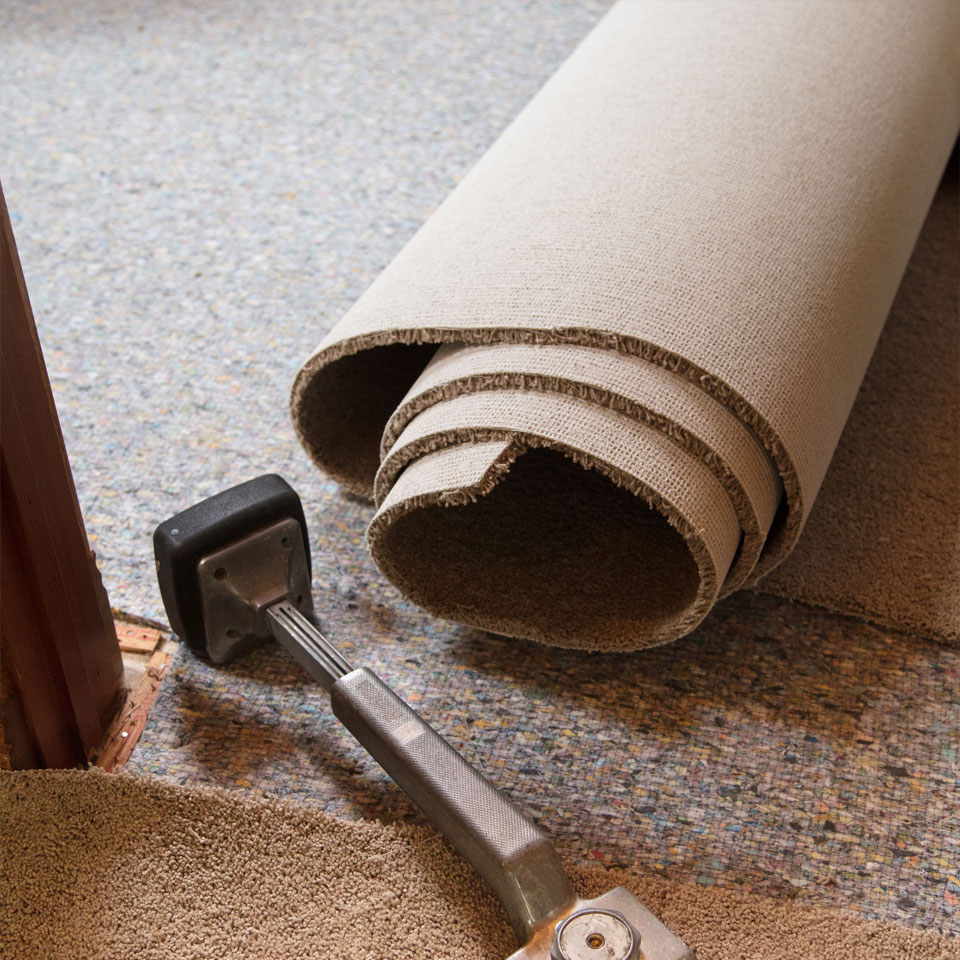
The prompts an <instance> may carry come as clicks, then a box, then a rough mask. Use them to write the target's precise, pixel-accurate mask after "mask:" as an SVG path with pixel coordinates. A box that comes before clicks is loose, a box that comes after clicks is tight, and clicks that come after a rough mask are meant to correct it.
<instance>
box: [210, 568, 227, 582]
mask: <svg viewBox="0 0 960 960" xmlns="http://www.w3.org/2000/svg"><path fill="white" fill-rule="evenodd" d="M213 575H214V577H216V579H217V580H226V579H227V571H226V570H224V569H223V567H217V569H216V570H214V571H213Z"/></svg>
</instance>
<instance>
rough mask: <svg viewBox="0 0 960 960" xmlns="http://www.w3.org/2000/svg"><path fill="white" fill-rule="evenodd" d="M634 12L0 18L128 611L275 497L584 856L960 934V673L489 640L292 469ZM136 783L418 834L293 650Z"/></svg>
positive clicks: (895, 640)
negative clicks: (412, 250) (324, 408)
mask: <svg viewBox="0 0 960 960" xmlns="http://www.w3.org/2000/svg"><path fill="white" fill-rule="evenodd" d="M605 7H606V4H605V3H597V2H586V3H581V2H550V3H547V2H525V0H499V2H492V3H484V4H467V3H463V2H453V0H449V2H440V0H431V2H422V3H421V2H418V3H390V4H387V3H382V2H379V0H368V2H358V3H345V2H336V3H335V2H330V3H322V2H312V0H292V2H290V3H286V4H282V5H266V6H260V7H254V6H252V5H250V4H248V3H241V2H240V0H217V2H214V3H208V4H204V5H192V4H187V3H186V2H173V3H166V4H157V3H151V2H147V0H133V2H130V3H123V4H120V3H107V4H104V3H99V2H98V3H94V2H92V0H81V2H77V3H73V4H69V5H67V4H61V3H53V2H52V0H38V2H26V0H12V2H8V3H6V4H4V6H3V7H2V9H0V56H2V58H3V62H4V66H5V70H4V77H3V80H2V87H3V89H2V90H0V94H2V95H0V170H2V174H3V177H4V181H3V185H4V190H5V193H6V197H7V202H8V205H9V207H10V210H11V214H12V216H13V222H14V230H15V233H16V236H17V241H18V244H19V247H20V252H21V257H22V261H23V268H24V273H25V277H26V281H27V286H28V289H29V292H30V296H31V299H32V302H33V307H34V312H35V314H36V317H37V323H38V326H39V329H40V335H41V338H42V341H43V346H44V351H45V355H46V360H47V365H48V368H49V372H50V377H51V381H52V384H53V389H54V393H55V397H56V401H57V405H58V409H59V411H60V416H61V420H62V422H63V427H64V433H65V438H66V442H67V447H68V450H69V452H70V457H71V462H72V465H73V469H74V472H75V475H76V480H77V485H78V490H79V495H80V500H81V506H82V508H83V511H84V515H85V518H86V521H87V524H88V528H89V532H90V536H91V541H92V544H93V546H94V547H95V549H96V550H97V552H98V554H99V559H100V563H101V566H102V569H103V573H104V578H105V581H106V584H107V587H108V589H109V592H110V596H111V601H112V603H113V605H114V606H116V607H119V608H122V609H124V610H127V611H129V612H130V613H133V614H138V615H141V616H148V617H156V618H163V610H162V605H161V602H160V598H159V593H158V590H157V587H156V580H155V574H154V568H153V558H152V550H151V544H150V537H151V534H152V531H153V528H154V527H155V526H156V524H157V523H158V522H160V521H161V520H163V519H165V518H166V517H168V516H170V515H171V514H173V513H174V512H176V511H178V510H181V509H183V508H184V507H186V506H189V505H190V504H192V503H194V502H196V501H198V500H199V499H201V498H203V497H204V496H207V495H210V494H212V493H215V492H217V491H218V490H220V489H223V488H224V487H226V486H229V485H231V484H234V483H237V482H240V481H242V480H246V479H249V478H250V477H252V476H255V475H257V474H259V473H263V472H267V471H277V472H280V473H282V474H284V475H285V476H286V477H287V478H288V479H289V480H290V481H291V482H292V483H293V485H294V486H295V487H296V488H297V489H298V490H299V492H300V494H301V496H302V498H303V501H304V504H305V507H306V509H307V520H308V524H309V527H310V531H311V541H312V542H311V546H312V550H313V555H314V588H315V593H316V597H317V608H318V614H319V617H320V621H321V622H322V624H323V626H324V629H325V630H326V631H327V632H328V633H329V634H330V636H331V637H333V638H334V639H336V640H338V641H341V642H342V644H343V646H344V648H345V650H346V651H347V653H348V655H349V656H351V657H353V658H355V659H356V660H357V661H362V662H364V663H366V664H368V665H370V666H372V667H373V668H374V669H376V670H377V671H378V672H380V673H381V675H382V676H383V677H384V678H385V679H386V680H388V682H390V683H392V684H394V685H395V686H396V688H397V689H398V690H399V691H401V692H402V693H403V694H404V695H405V696H406V697H407V698H408V699H409V700H410V701H411V702H412V703H414V704H415V705H417V706H418V707H419V708H421V709H422V710H423V712H424V713H425V714H426V715H427V716H429V717H430V718H431V719H432V720H434V722H435V723H436V725H437V726H438V727H439V728H440V729H441V730H443V731H444V732H446V733H447V734H448V735H449V736H450V737H451V738H452V739H454V740H455V741H456V742H457V743H458V744H463V745H464V749H465V750H466V752H467V753H468V755H470V756H472V757H473V758H475V759H476V760H477V761H478V762H480V763H481V764H482V766H483V767H484V769H486V770H487V771H488V772H489V773H490V775H491V776H492V777H493V778H494V779H496V780H497V781H498V783H500V784H501V785H502V786H503V787H504V789H506V790H507V792H508V793H509V794H510V795H511V796H512V797H514V798H515V799H516V800H517V801H518V802H520V803H522V804H523V805H524V806H525V807H526V808H527V809H528V810H530V812H531V813H533V814H534V815H535V816H537V817H538V818H540V819H541V820H542V822H543V823H544V825H545V826H547V828H548V829H549V830H550V831H551V832H552V833H553V834H554V835H555V836H557V837H558V838H560V844H561V846H562V848H563V850H564V852H565V854H566V855H567V856H569V857H571V858H573V859H575V860H579V861H586V860H590V859H594V860H600V861H602V862H605V863H611V864H612V863H622V864H625V865H627V866H629V867H631V868H632V867H636V868H637V869H641V870H645V871H652V872H654V873H662V874H665V875H667V876H671V877H679V878H687V879H691V880H696V881H697V882H699V883H702V884H707V885H709V884H716V885H738V886H741V887H744V888H746V889H752V890H756V891H758V892H766V893H769V894H774V895H778V896H784V897H787V896H790V897H794V896H795V897H800V898H803V899H806V900H809V901H810V902H823V903H831V904H836V905H842V906H847V907H849V908H851V909H854V910H856V911H858V912H860V913H862V914H864V915H866V916H871V917H885V918H889V919H895V920H899V921H901V922H904V923H909V924H911V925H915V926H922V927H929V928H933V929H941V930H945V931H951V932H958V931H960V922H958V912H957V911H958V906H960V876H958V875H957V873H956V864H957V863H958V862H960V850H958V849H957V846H958V837H960V823H958V817H960V803H958V800H957V797H958V795H960V790H958V787H960V783H958V778H957V757H956V752H955V751H956V744H957V742H958V727H960V693H958V690H960V683H958V669H960V662H958V654H957V652H956V651H949V650H946V649H943V648H940V647H937V646H935V645H932V644H924V643H917V642H915V641H912V640H910V639H908V638H906V637H905V636H903V635H900V634H896V633H893V632H890V631H884V630H880V629H877V628H874V627H869V626H866V625H863V624H860V623H858V622H856V621H852V620H846V619H844V618H842V617H837V616H834V615H830V614H823V613H819V612H817V611H814V610H812V609H810V608H805V607H802V606H798V605H793V604H790V603H788V602H786V601H779V600H772V599H770V598H762V597H756V596H754V597H751V596H744V597H739V598H734V599H733V600H731V601H728V603H727V604H725V605H724V606H723V607H722V608H721V609H720V610H719V611H718V612H717V613H716V614H715V615H713V616H712V617H711V618H710V620H709V621H708V623H707V624H705V625H704V627H702V628H701V629H700V630H699V631H698V632H697V634H696V635H695V636H694V637H692V638H690V639H688V640H687V641H684V642H683V643H681V644H678V645H675V646H672V647H669V648H664V649H661V650H654V651H648V652H646V653H644V654H637V655H632V656H629V657H627V656H617V657H603V656H599V655H591V656H584V655H580V654H574V653H571V652H563V651H555V650H545V649H544V648H540V647H537V646H534V645H530V644H523V643H516V642H513V641H508V640H504V639H502V638H496V637H490V636H488V635H484V634H480V633H478V632H476V631H470V630H465V629H461V628H458V627H456V626H454V625H451V624H447V623H444V622H441V621H438V620H436V619H433V618H430V617H428V616H427V615H425V614H423V613H422V612H420V611H419V610H417V609H415V608H414V607H412V606H410V605H409V604H407V603H405V602H404V601H403V600H402V598H400V596H399V595H398V594H397V592H396V591H395V590H394V589H393V588H392V587H391V586H390V585H389V584H387V583H386V582H385V581H384V579H383V578H382V577H381V576H380V574H379V573H378V571H377V570H376V568H375V567H374V565H373V563H372V562H371V560H370V558H369V557H368V555H367V553H366V551H365V548H364V546H363V530H364V527H365V525H366V522H367V520H368V519H369V516H370V510H369V507H368V506H367V505H366V504H363V503H360V502H358V501H355V500H352V499H350V498H347V497H345V496H343V495H342V494H341V493H340V492H339V490H338V489H337V488H336V486H335V485H334V484H332V483H330V482H329V481H327V480H326V479H325V478H323V477H321V476H320V475H319V474H318V473H317V472H316V471H315V470H314V469H313V468H312V467H311V466H310V465H309V463H308V462H307V459H306V457H305V455H304V454H303V452H302V451H301V449H300V447H299V445H298V444H297V442H296V440H295V437H294V434H293V430H292V427H291V425H290V422H289V418H288V414H287V396H288V392H289V388H290V384H291V382H292V379H293V375H294V373H295V371H296V369H297V368H298V366H299V364H300V363H301V361H302V360H303V359H304V358H305V356H306V355H307V354H308V353H309V352H310V350H312V348H313V347H314V346H315V345H316V344H317V342H318V341H319V340H320V337H321V336H322V334H323V333H324V331H325V330H327V329H328V328H329V327H330V326H331V325H332V324H333V323H334V322H335V321H336V320H337V319H338V318H339V317H340V316H341V315H342V314H343V313H344V312H345V310H346V309H347V308H348V307H349V305H350V304H351V303H352V302H353V300H355V299H356V297H357V296H358V295H359V294H360V293H361V292H362V290H363V289H364V288H365V287H366V286H367V285H368V284H369V283H370V282H371V281H372V280H373V279H374V277H375V276H376V275H377V273H378V272H379V271H380V270H381V269H382V268H383V267H384V266H385V265H386V264H387V263H388V262H389V261H390V259H391V258H392V257H393V256H394V254H395V253H396V252H397V251H398V250H399V249H400V248H401V247H402V246H403V244H404V242H405V241H406V240H407V239H408V238H409V237H410V236H411V235H412V233H413V232H414V231H415V230H416V229H417V227H418V226H419V225H420V223H422V222H423V220H424V219H425V218H426V217H427V216H429V214H430V212H431V210H432V209H433V208H435V207H436V206H437V205H438V204H439V203H440V202H441V201H442V200H443V198H444V197H445V196H446V195H447V193H448V192H449V190H450V188H451V187H452V186H453V185H454V183H456V181H457V179H458V178H459V177H461V176H462V175H463V174H464V173H465V172H466V170H468V169H469V167H470V165H471V164H472V163H473V162H474V161H475V160H476V159H477V158H478V157H479V156H480V154H481V153H482V151H483V150H484V149H485V148H486V146H488V145H489V144H490V143H491V142H492V141H493V140H494V139H495V137H496V135H497V134H498V133H499V131H500V130H502V129H503V127H504V126H505V125H506V124H507V123H508V122H509V120H510V119H511V118H512V117H513V116H514V115H515V114H516V112H517V111H518V110H519V109H520V107H521V106H522V105H523V104H524V103H525V102H526V101H527V99H529V97H530V96H531V95H532V94H533V93H534V92H535V91H536V90H537V89H538V87H539V86H540V84H541V83H542V81H543V80H544V79H545V78H546V77H547V76H548V75H549V74H550V73H551V72H552V71H553V69H555V67H556V66H557V65H558V64H559V63H560V62H561V61H562V60H563V58H564V57H565V56H566V54H567V53H568V52H569V51H570V50H571V49H572V48H573V47H574V46H575V44H576V42H577V41H578V40H579V38H580V37H581V36H582V35H583V34H584V33H585V32H586V31H587V30H588V29H589V27H590V26H591V25H592V24H593V23H594V22H595V21H596V19H598V17H599V16H600V14H601V13H602V11H603V9H605ZM131 768H133V769H140V770H143V771H149V772H154V773H157V774H159V775H161V776H163V777H165V778H167V779H171V780H175V781H178V782H197V781H202V782H215V783H220V784H227V785H229V784H232V785H234V786H235V787H236V788H237V789H241V790H246V791H250V792H253V793H267V794H280V795H286V796H294V797H297V798H300V799H302V800H303V801H305V802H309V803H313V804H316V805H319V806H321V807H323V808H324V809H328V810H332V811H335V812H338V813H342V814H344V815H346V816H373V817H381V818H383V817H387V818H390V817H393V818H401V819H407V818H409V817H412V816H414V813H413V811H411V809H410V807H409V805H408V804H407V803H406V801H405V799H404V798H403V797H402V795H400V794H398V793H397V792H396V791H395V789H394V788H393V787H392V786H391V785H390V784H389V783H388V782H387V781H386V780H385V778H384V776H383V775H382V774H381V773H380V772H379V771H378V770H377V769H376V768H375V767H374V766H373V765H372V763H371V762H370V761H369V760H368V759H366V758H365V757H364V756H363V755H362V754H360V753H359V751H357V750H356V748H355V746H354V745H353V743H352V741H351V740H350V738H349V736H348V735H347V734H346V733H345V732H344V731H343V730H342V729H340V728H339V726H337V725H336V724H335V723H334V722H333V721H332V719H331V717H330V715H329V712H328V709H327V705H326V703H325V700H324V698H323V697H322V696H321V694H320V692H319V691H318V690H317V689H316V688H314V687H310V686H307V685H306V684H305V683H304V682H303V679H302V677H301V676H300V675H299V674H298V673H297V672H296V671H295V670H294V669H293V668H292V666H291V665H290V664H289V662H288V661H286V660H285V659H284V658H283V657H282V656H281V655H280V654H279V652H278V651H276V650H271V649H267V650H264V651H261V652H259V653H256V654H254V655H252V656H251V657H250V658H249V659H248V660H246V661H244V662H243V663H240V664H237V665H235V666H233V667H231V668H229V669H221V668H216V669H215V668H213V667H211V666H209V665H208V664H203V663H199V662H197V661H193V660H191V659H189V658H188V656H187V655H186V654H185V652H183V651H181V653H180V654H178V656H177V658H176V661H175V663H174V665H173V666H172V667H171V674H170V677H169V679H168V681H167V682H166V683H165V685H164V688H163V690H162V693H161V696H160V699H159V701H158V704H157V707H156V709H155V712H154V715H153V718H152V720H151V724H150V727H149V728H148V730H147V731H146V733H145V735H144V737H143V739H142V741H141V744H140V746H139V747H138V748H137V751H136V752H135V753H134V757H133V761H132V762H131Z"/></svg>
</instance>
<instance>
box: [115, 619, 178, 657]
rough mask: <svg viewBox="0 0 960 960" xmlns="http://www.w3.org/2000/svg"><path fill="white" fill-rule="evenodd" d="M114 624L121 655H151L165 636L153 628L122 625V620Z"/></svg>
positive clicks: (133, 624) (131, 624) (130, 624)
mask: <svg viewBox="0 0 960 960" xmlns="http://www.w3.org/2000/svg"><path fill="white" fill-rule="evenodd" d="M115 624H116V628H117V639H118V640H119V641H120V652H121V653H153V651H154V650H156V649H157V647H158V646H159V645H160V641H161V640H163V639H164V638H165V636H166V634H164V633H163V632H161V631H160V630H155V629H154V628H153V627H145V626H140V625H139V624H135V623H124V622H123V621H122V620H117V621H115Z"/></svg>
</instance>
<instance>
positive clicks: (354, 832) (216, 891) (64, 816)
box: [0, 771, 957, 960]
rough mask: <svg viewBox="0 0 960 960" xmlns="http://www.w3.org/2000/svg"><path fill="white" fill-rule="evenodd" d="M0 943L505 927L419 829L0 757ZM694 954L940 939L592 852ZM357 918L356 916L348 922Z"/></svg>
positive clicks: (493, 952)
mask: <svg viewBox="0 0 960 960" xmlns="http://www.w3.org/2000/svg"><path fill="white" fill-rule="evenodd" d="M0 809H2V812H3V823H2V828H0V847H2V853H3V857H2V860H0V877H2V879H3V883H4V891H5V910H4V919H3V925H2V928H0V943H2V946H3V949H4V955H5V956H11V957H13V956H16V957H27V956H33V957H39V956H43V957H47V958H49V960H66V958H68V957H70V958H72V957H77V956H85V957H107V956H109V957H111V958H115V960H123V958H128V957H129V958H133V957H137V958H165V957H170V956H176V957H179V958H182V960H188V958H197V960H200V958H204V960H205V958H209V957H222V958H224V960H241V958H253V957H257V958H263V960H279V958H292V957H302V958H317V960H319V958H324V960H326V958H330V960H333V958H337V960H340V958H343V960H346V958H348V957H349V958H351V960H366V958H369V960H374V958H377V960H379V958H382V957H435V958H437V960H441V958H443V960H503V958H505V957H506V956H507V955H508V954H510V953H511V952H512V951H513V950H514V949H515V948H516V945H515V944H514V943H513V942H511V941H512V934H511V932H510V930H509V925H508V924H507V922H506V917H505V915H504V914H503V913H502V911H501V910H500V908H499V905H498V904H497V903H496V902H495V901H494V900H493V898H492V897H491V895H490V894H489V892H488V891H486V890H485V889H484V888H483V886H482V884H481V883H480V882H479V880H478V879H477V877H476V875H475V874H473V873H472V871H471V870H470V869H469V868H468V867H467V866H466V865H465V864H464V863H463V862H462V861H460V860H459V859H458V858H456V857H455V856H454V855H453V854H452V853H451V852H450V850H449V849H448V848H447V847H445V846H444V845H443V844H442V842H440V841H439V840H438V839H437V837H436V835H434V834H433V833H430V832H427V831H423V830H420V829H416V828H410V827H406V828H396V827H388V826H384V825H382V824H373V823H348V822H346V821H343V820H338V819H336V818H333V817H328V816H325V815H323V814H320V813H316V812H312V813H311V812H309V811H304V810H301V809H299V808H297V807H295V806H293V805H291V804H281V803H276V802H269V801H259V802H253V801H250V800H244V799H242V798H238V797H236V796H234V795H230V794H226V793H224V792H222V791H213V790H205V789H202V788H194V789H189V790H188V789H184V788H178V787H171V786H169V785H166V784H161V783H158V782H151V781H149V780H144V779H141V778H130V777H126V776H123V775H111V774H103V773H99V772H92V771H91V772H77V771H62V772H60V771H58V772H31V773H19V774H10V773H4V774H0ZM575 880H576V882H577V886H578V887H579V888H580V890H581V891H582V892H583V893H585V894H587V895H590V896H595V895H596V894H598V893H601V892H603V891H605V890H608V889H610V888H611V887H613V886H617V885H620V884H621V883H624V884H625V885H627V886H628V887H629V888H630V889H632V890H633V891H634V892H635V893H636V894H637V895H638V896H640V897H641V898H642V899H643V900H645V902H646V903H647V905H648V906H649V907H650V908H651V909H653V910H654V911H655V912H656V913H658V915H659V916H661V917H662V918H663V920H664V921H665V922H666V923H667V924H669V925H670V926H671V928H673V929H674V930H676V931H677V933H678V934H680V935H681V936H682V937H684V939H686V940H687V941H688V942H689V943H690V944H691V945H692V946H693V947H694V948H695V949H696V950H697V955H698V957H699V960H778V958H784V960H786V958H791V960H793V958H797V957H801V956H809V957H817V956H829V957H834V958H837V960H948V958H949V957H956V955H957V954H956V950H955V949H954V948H955V944H952V943H950V942H949V941H947V940H945V939H942V938H939V937H937V936H935V935H931V934H926V935H924V934H919V933H916V932H913V931H908V930H904V929H901V928H898V927H894V926H892V925H881V924H872V923H868V922H865V921H862V920H861V921H858V920H853V919H851V918H850V917H848V916H845V915H843V914H840V913H836V912H833V911H829V910H824V909H816V908H798V907H793V906H791V905H779V904H775V903H773V902H771V901H769V900H765V899H761V898H757V897H743V896H738V895H736V894H731V893H723V892H720V891H712V890H704V889H702V888H698V887H696V886H683V885H678V884H671V883H668V882H665V881H662V880H659V881H658V880H646V881H638V880H637V879H635V878H631V877H622V876H621V875H619V874H617V873H616V872H612V871H611V872H607V871H604V870H602V869H600V870H598V869H596V868H594V869H592V870H591V869H584V870H580V871H577V872H576V874H575ZM358 920H360V921H361V922H359V923H358V922H357V921H358Z"/></svg>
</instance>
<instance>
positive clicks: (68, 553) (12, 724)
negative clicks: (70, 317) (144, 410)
mask: <svg viewBox="0 0 960 960" xmlns="http://www.w3.org/2000/svg"><path fill="white" fill-rule="evenodd" d="M0 221H2V222H0V233H2V236H0V521H2V526H0V681H2V682H0V734H2V736H0V765H3V766H9V767H12V768H14V769H22V768H26V767H74V766H78V765H85V764H86V762H87V761H88V760H89V758H90V757H91V755H92V754H93V753H94V752H95V751H96V750H97V748H98V747H99V746H100V745H101V743H102V741H103V738H104V734H105V732H106V730H107V727H108V726H109V725H110V722H111V720H112V719H113V717H114V715H115V714H116V712H117V710H118V709H119V707H120V706H121V704H122V700H123V692H124V691H123V663H122V659H121V655H120V647H119V644H118V642H117V634H116V629H115V627H114V624H113V617H112V615H111V613H110V604H109V602H108V600H107V594H106V591H105V590H104V588H103V584H102V582H101V579H100V572H99V570H98V569H97V565H96V558H95V556H94V554H93V553H92V551H91V550H90V545H89V542H88V540H87V534H86V530H85V529H84V525H83V517H82V516H81V513H80V504H79V502H78V500H77V492H76V488H75V486H74V483H73V475H72V473H71V471H70V463H69V460H68V459H67V451H66V448H65V447H64V443H63V434H62V432H61V430H60V421H59V419H58V417H57V410H56V406H55V404H54V400H53V393H52V392H51V390H50V382H49V379H48V377H47V371H46V366H45V365H44V361H43V352H42V350H41V347H40V340H39V338H38V336H37V330H36V325H35V324H34V320H33V312H32V311H31V308H30V301H29V299H28V296H27V288H26V285H25V283H24V280H23V272H22V270H21V268H20V258H19V256H18V254H17V248H16V243H15V241H14V236H13V229H12V226H11V223H10V218H9V216H8V213H7V206H6V202H5V200H4V197H3V189H2V187H0Z"/></svg>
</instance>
